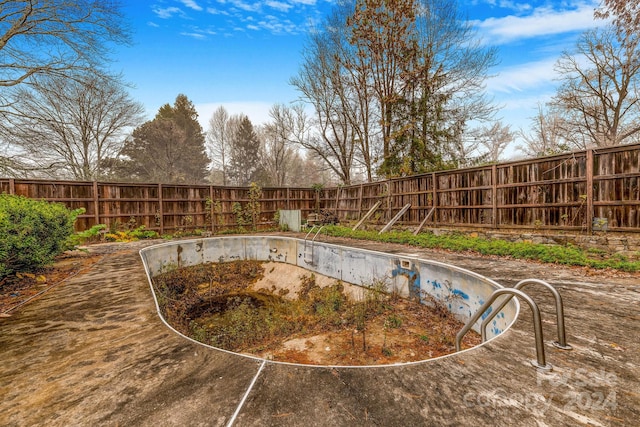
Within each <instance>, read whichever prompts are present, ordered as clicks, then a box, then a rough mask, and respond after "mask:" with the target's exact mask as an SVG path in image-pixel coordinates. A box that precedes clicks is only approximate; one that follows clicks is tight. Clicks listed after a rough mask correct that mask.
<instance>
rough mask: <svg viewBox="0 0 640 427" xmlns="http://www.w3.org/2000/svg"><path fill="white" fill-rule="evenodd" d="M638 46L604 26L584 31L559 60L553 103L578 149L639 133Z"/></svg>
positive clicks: (631, 137)
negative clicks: (573, 51)
mask: <svg viewBox="0 0 640 427" xmlns="http://www.w3.org/2000/svg"><path fill="white" fill-rule="evenodd" d="M639 43H640V39H637V38H636V39H634V40H630V39H628V38H627V39H623V40H621V39H620V38H619V36H618V33H617V32H616V31H615V29H614V28H612V27H606V28H605V29H602V30H592V31H587V32H585V33H584V34H583V35H582V37H581V38H580V40H579V41H578V43H577V46H576V52H575V53H567V52H565V53H564V54H563V55H562V57H561V58H560V59H559V60H558V63H557V65H556V70H557V72H558V73H559V74H560V76H561V77H560V80H561V82H562V84H561V86H560V87H559V88H558V92H557V94H556V96H555V97H554V98H553V100H552V102H551V105H552V106H553V107H554V108H556V109H557V110H558V112H559V113H560V114H561V115H562V118H563V123H562V125H563V126H565V129H564V137H565V138H566V139H567V140H569V141H571V142H572V143H573V144H574V145H575V146H576V147H577V148H580V149H584V148H585V147H586V146H592V145H593V146H597V147H607V146H611V145H617V144H625V143H628V142H630V141H633V140H634V139H635V138H636V135H637V134H638V133H639V132H640V49H639Z"/></svg>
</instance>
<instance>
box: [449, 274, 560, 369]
mask: <svg viewBox="0 0 640 427" xmlns="http://www.w3.org/2000/svg"><path fill="white" fill-rule="evenodd" d="M529 284H538V285H542V286H544V287H545V288H547V289H549V291H551V293H552V295H553V297H554V299H555V303H556V324H557V330H558V341H554V342H553V345H554V346H555V347H556V348H559V349H561V350H571V349H572V347H571V346H570V345H569V344H567V338H566V334H565V328H564V308H563V305H562V297H561V296H560V293H559V292H558V290H557V289H556V288H554V287H553V286H551V285H550V284H549V283H547V282H545V281H544V280H539V279H525V280H521V281H520V282H518V283H517V284H516V285H515V286H514V287H513V288H501V289H497V290H495V291H494V292H493V293H492V294H491V296H490V297H489V299H488V300H487V301H486V302H485V303H484V304H482V306H481V307H480V308H479V309H478V311H476V313H475V314H474V315H473V316H472V317H471V318H470V319H469V320H468V321H467V323H466V324H465V325H464V327H463V328H462V329H461V330H460V332H458V334H457V335H456V351H460V348H461V343H462V338H463V337H464V336H465V335H466V333H467V332H469V330H471V328H472V327H473V325H474V324H475V323H476V322H477V321H478V320H479V319H480V317H481V316H482V315H483V314H484V313H485V312H486V311H487V310H489V308H490V307H491V305H492V304H493V303H494V302H495V301H496V299H498V298H499V297H500V296H502V295H506V296H507V298H505V299H504V300H503V301H502V302H501V303H500V305H499V306H498V307H497V308H496V309H495V310H493V309H492V310H491V311H490V312H489V313H488V314H487V316H486V317H485V318H484V319H483V320H482V324H481V326H480V333H481V336H482V342H485V341H486V340H487V325H488V324H489V322H491V320H492V319H493V318H494V317H495V316H496V315H497V314H498V313H500V311H501V310H502V309H503V308H504V307H505V306H506V305H507V303H508V302H509V301H511V298H513V297H514V296H518V297H520V298H521V299H523V300H524V301H525V302H526V303H527V304H528V305H529V307H530V308H531V312H532V314H533V328H534V332H535V342H536V360H532V361H531V365H533V366H534V367H535V368H537V369H538V370H540V371H551V370H552V369H553V367H552V366H551V364H549V363H547V362H546V359H545V354H544V338H543V336H542V320H541V316H540V309H539V308H538V305H537V304H536V303H535V301H533V299H532V298H531V297H530V296H529V295H528V294H526V293H524V292H523V291H522V290H521V289H522V288H523V287H525V286H526V285H529Z"/></svg>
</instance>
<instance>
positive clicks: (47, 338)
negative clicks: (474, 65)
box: [0, 237, 640, 426]
mask: <svg viewBox="0 0 640 427" xmlns="http://www.w3.org/2000/svg"><path fill="white" fill-rule="evenodd" d="M323 240H325V241H329V242H332V243H338V244H345V245H347V246H354V247H362V248H366V249H372V250H379V251H385V252H394V253H403V254H415V255H418V256H420V257H421V258H426V259H434V260H438V261H443V262H447V263H450V264H454V265H457V266H460V267H463V268H466V269H469V270H471V271H475V272H477V273H479V274H482V275H484V276H486V277H489V278H491V279H494V280H496V281H497V282H499V283H501V284H503V285H506V286H512V285H513V284H515V283H516V282H517V281H518V280H520V279H524V278H539V279H544V280H547V281H549V282H550V283H552V284H553V285H554V286H556V287H557V288H558V290H559V291H560V292H561V294H562V296H563V299H564V304H565V318H566V327H567V340H568V342H569V344H571V345H572V346H573V347H574V349H573V350H572V351H562V350H558V349H555V348H554V347H553V346H551V345H550V343H551V341H553V340H555V339H556V336H555V315H554V314H553V313H554V309H553V307H554V306H553V299H552V297H551V295H550V294H549V293H548V292H547V291H546V290H544V289H539V288H538V287H535V286H531V287H530V288H527V292H528V293H530V294H532V295H533V296H534V298H535V299H536V301H538V302H539V305H540V308H541V311H542V313H543V321H544V324H543V328H544V335H545V341H546V345H545V349H546V356H547V360H548V362H549V363H551V364H552V365H553V366H554V370H553V371H552V372H551V373H550V374H543V373H538V372H537V371H536V370H535V369H534V368H533V367H531V365H530V363H529V360H530V359H533V358H535V349H534V337H533V327H532V322H531V312H530V310H529V309H528V307H526V304H523V306H522V309H521V313H520V316H519V319H518V320H517V322H516V324H515V325H514V327H512V328H511V329H510V330H508V331H506V332H505V333H504V334H502V335H501V336H500V337H498V338H497V339H495V340H493V341H492V342H490V343H488V344H486V345H484V346H483V347H482V348H478V349H475V350H473V351H469V352H465V353H461V354H458V355H453V356H450V357H446V358H442V359H437V360H432V361H427V362H424V363H419V364H413V365H406V366H395V367H379V368H368V369H362V368H322V367H306V366H289V365H282V364H275V363H270V362H261V361H256V360H252V359H249V358H245V357H242V356H238V355H233V354H229V353H225V352H222V351H218V350H215V349H209V348H205V347H203V346H200V345H198V344H195V343H192V342H189V341H187V340H185V339H183V338H182V337H180V336H178V335H176V334H175V333H173V332H172V331H170V330H169V329H167V328H166V327H165V325H164V324H163V323H162V322H161V320H160V318H159V317H158V315H157V313H156V311H155V306H154V303H153V298H152V296H151V293H150V290H149V285H148V282H147V279H146V277H145V273H144V270H143V267H142V262H141V260H140V257H139V255H138V250H139V249H140V248H142V247H143V246H146V245H149V244H150V242H135V243H128V244H104V245H96V246H92V247H91V248H90V250H91V251H92V252H95V253H98V254H101V255H102V256H103V259H102V260H101V262H99V263H97V264H95V265H93V267H92V268H91V269H90V270H89V271H87V272H85V273H83V274H79V275H77V276H75V277H73V278H72V279H69V280H68V281H66V282H65V283H63V284H60V285H59V286H57V287H55V288H53V289H52V290H51V291H50V292H48V293H46V294H44V295H42V296H41V297H40V298H38V299H37V300H34V301H32V302H30V303H29V304H27V305H25V306H23V307H22V308H21V309H20V310H19V311H17V312H14V313H13V315H12V316H11V317H9V318H2V319H0V363H1V364H0V425H3V426H27V425H28V426H33V425H47V426H71V425H79V426H85V425H86V426H89V425H91V426H95V425H114V426H115V425H120V426H121V425H136V426H137V425H149V426H151V425H153V426H156V425H202V426H208V425H230V424H232V425H235V426H245V425H255V426H263V425H278V426H287V425H291V426H298V425H305V426H315V425H332V426H334V425H349V426H351V425H380V426H399V425H434V426H435V425H480V424H486V425H523V426H545V425H546V426H561V425H567V426H575V425H592V426H623V425H637V422H638V420H639V419H640V327H639V325H640V323H639V320H640V310H639V309H640V280H639V279H640V275H638V274H635V275H627V274H606V273H604V274H599V273H597V272H593V271H591V272H589V271H586V270H583V269H575V268H565V267H559V266H553V265H542V264H537V263H530V262H523V261H514V260H505V259H497V258H495V259H494V258H480V257H474V256H469V255H461V254H448V253H445V252H439V251H428V250H421V249H417V248H412V247H408V246H402V245H389V244H380V243H372V242H362V241H355V240H344V239H331V238H325V237H323Z"/></svg>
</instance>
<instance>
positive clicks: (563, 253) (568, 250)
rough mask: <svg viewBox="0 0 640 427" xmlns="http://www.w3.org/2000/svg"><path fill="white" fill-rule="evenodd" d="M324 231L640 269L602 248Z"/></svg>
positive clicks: (558, 261) (428, 234) (423, 245)
mask: <svg viewBox="0 0 640 427" xmlns="http://www.w3.org/2000/svg"><path fill="white" fill-rule="evenodd" d="M323 232H325V233H326V234H328V235H330V236H335V237H348V238H351V239H360V240H372V241H376V242H385V243H400V244H404V245H410V246H416V247H420V248H429V249H445V250H450V251H454V252H476V253H478V254H481V255H497V256H504V257H511V258H516V259H527V260H535V261H540V262H545V263H552V264H562V265H573V266H582V267H591V268H597V269H607V268H609V269H615V270H621V271H627V272H635V271H640V261H629V260H628V259H626V258H625V257H624V256H621V255H612V256H609V257H607V256H606V255H604V254H603V252H602V251H597V250H596V251H594V250H583V249H580V248H578V247H576V246H572V245H566V246H561V245H544V244H540V243H528V242H519V243H514V242H508V241H506V240H498V239H484V238H481V237H469V236H466V235H464V234H461V233H459V234H456V233H454V234H450V235H440V236H437V235H435V234H433V233H431V232H426V233H420V234H418V235H417V236H414V235H413V233H412V232H409V231H391V232H388V233H383V234H378V231H375V230H372V231H370V230H355V231H353V230H351V229H350V228H347V227H341V226H327V227H325V228H324V229H323Z"/></svg>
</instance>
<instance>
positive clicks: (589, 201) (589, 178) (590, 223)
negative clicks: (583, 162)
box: [586, 148, 593, 234]
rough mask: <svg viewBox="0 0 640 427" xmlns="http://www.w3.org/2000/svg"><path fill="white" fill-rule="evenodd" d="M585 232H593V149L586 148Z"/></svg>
mask: <svg viewBox="0 0 640 427" xmlns="http://www.w3.org/2000/svg"><path fill="white" fill-rule="evenodd" d="M586 217H587V218H586V220H587V233H588V234H591V233H592V232H593V149H591V148H589V149H588V150H587V215H586Z"/></svg>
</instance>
